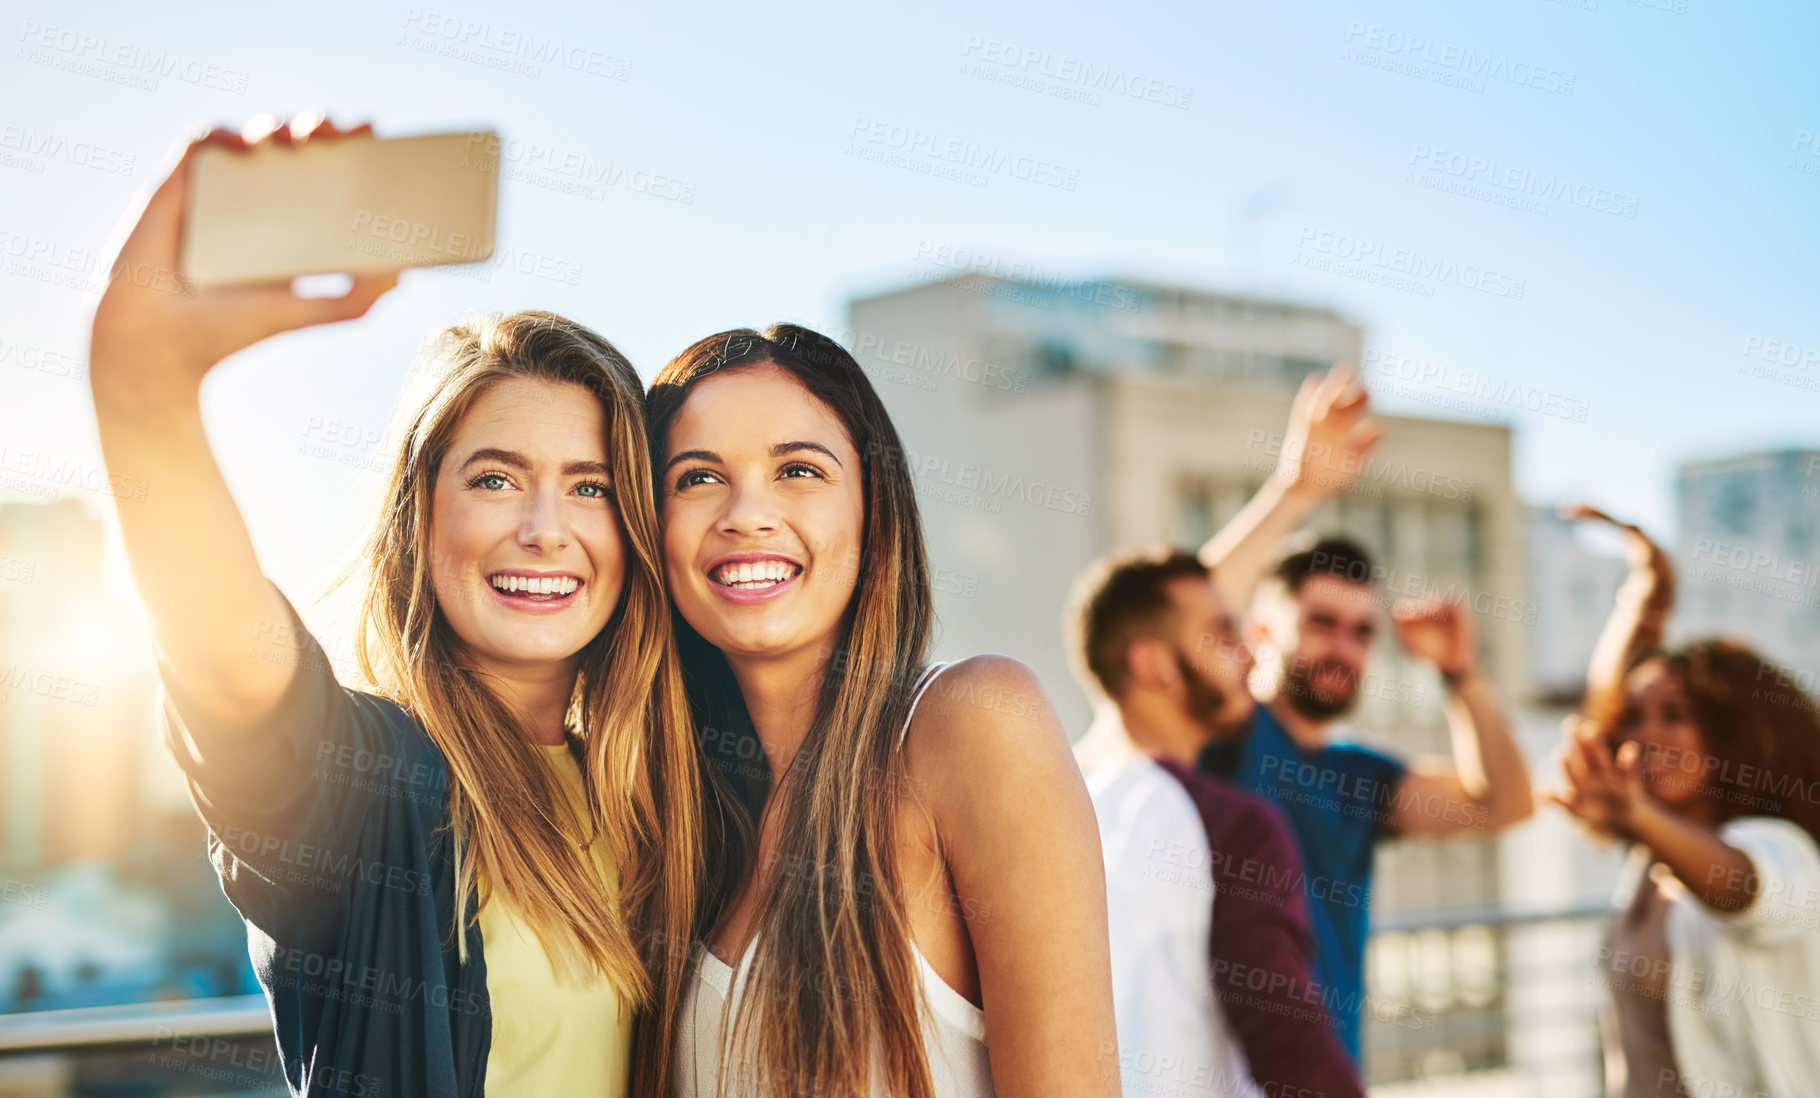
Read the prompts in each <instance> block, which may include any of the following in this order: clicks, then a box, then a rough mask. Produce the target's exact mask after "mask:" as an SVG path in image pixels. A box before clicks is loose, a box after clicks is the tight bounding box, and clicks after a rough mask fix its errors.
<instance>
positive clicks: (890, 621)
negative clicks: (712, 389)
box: [646, 324, 933, 1098]
mask: <svg viewBox="0 0 1820 1098" xmlns="http://www.w3.org/2000/svg"><path fill="white" fill-rule="evenodd" d="M766 363H769V364H772V365H775V366H777V367H778V368H780V369H782V370H784V371H785V372H787V373H788V374H790V376H792V377H794V378H795V379H796V380H797V381H799V382H801V383H802V385H803V386H804V387H805V388H806V389H807V390H808V391H809V392H810V393H811V394H812V395H814V397H815V398H816V399H817V400H819V401H821V402H822V403H823V404H825V405H826V406H827V407H828V409H829V410H830V411H832V412H833V413H834V415H835V416H836V417H838V418H839V419H840V421H841V423H842V425H843V426H844V427H845V428H846V431H847V435H848V437H849V440H850V441H851V442H852V444H853V448H854V449H855V450H857V451H858V452H859V455H860V464H861V470H862V488H863V494H864V497H865V519H864V529H863V534H862V542H861V549H860V559H859V560H858V562H857V564H858V575H859V582H858V585H857V587H856V588H855V590H854V593H853V597H852V599H851V601H850V602H849V603H848V605H847V608H846V611H845V613H844V614H843V616H842V618H841V621H840V623H839V626H838V628H837V632H836V639H835V640H834V642H833V645H832V651H831V652H829V653H828V661H827V665H826V672H825V674H824V676H823V678H822V681H821V684H820V690H819V693H818V695H817V698H816V703H815V713H814V717H813V718H812V720H811V722H810V726H809V732H808V736H807V738H806V739H805V740H804V741H803V744H802V746H801V748H800V749H799V750H798V752H797V755H796V757H795V760H794V761H793V762H792V764H791V766H790V770H789V776H788V780H787V781H785V782H782V783H774V780H773V776H772V775H771V774H770V773H769V768H768V766H767V764H766V762H765V757H764V752H763V751H761V750H758V743H757V738H756V736H755V734H754V732H753V729H752V726H751V722H750V720H749V718H748V717H747V716H746V713H745V706H744V703H743V701H742V700H741V698H740V693H739V686H738V683H737V682H736V681H735V680H734V678H733V675H732V671H731V669H730V668H729V666H728V664H727V660H726V657H725V656H723V655H722V654H721V652H720V651H719V650H718V649H716V648H715V647H713V646H712V645H710V644H709V643H708V642H707V641H705V640H703V639H702V637H701V635H700V634H698V633H696V631H695V630H694V629H692V628H690V627H689V625H688V623H687V622H686V621H683V620H682V619H681V617H680V615H679V616H678V619H677V624H676V631H677V638H678V644H679V646H680V648H681V651H682V654H683V665H684V677H685V680H686V682H687V686H688V691H689V701H690V704H691V706H693V707H694V709H695V713H696V717H697V721H698V726H699V728H700V738H701V745H702V752H703V758H702V766H701V770H702V773H703V774H704V775H705V778H706V781H707V787H708V791H707V793H706V794H705V795H704V801H705V802H706V803H705V806H704V810H705V816H706V825H705V826H706V832H707V839H708V844H707V853H708V862H707V868H706V876H705V879H704V880H703V885H702V892H701V905H700V911H699V917H698V919H697V926H696V929H697V932H698V933H700V934H703V935H705V934H706V933H707V932H708V931H709V930H710V929H711V928H712V927H713V926H715V924H716V923H717V922H718V921H719V919H720V917H721V915H722V914H723V912H724V911H725V909H726V907H727V905H728V904H729V903H730V902H731V901H732V900H733V899H734V898H735V896H737V895H738V892H739V888H740V886H741V884H742V883H744V882H745V881H747V880H748V879H751V878H753V877H754V876H755V875H756V878H757V879H756V881H755V882H754V887H756V888H757V889H758V890H759V892H758V900H757V912H756V916H755V925H756V928H757V939H756V941H755V943H754V944H753V946H752V948H753V950H754V956H753V959H752V963H751V971H750V973H749V975H748V976H747V977H746V983H745V990H744V993H743V997H742V999H741V1008H740V1010H739V1011H738V1014H737V1016H736V1017H732V1018H727V1017H725V1016H723V1023H724V1024H726V1025H728V1026H729V1027H730V1030H729V1032H730V1034H731V1036H732V1039H733V1049H732V1051H731V1052H730V1054H728V1058H727V1059H725V1060H723V1062H722V1063H721V1070H720V1072H719V1077H720V1085H721V1086H722V1087H726V1086H730V1085H733V1084H735V1083H738V1084H740V1085H742V1086H743V1085H750V1084H751V1083H752V1082H754V1081H757V1082H759V1083H760V1084H761V1087H762V1089H763V1090H765V1091H767V1092H768V1091H773V1090H774V1091H776V1092H778V1093H798V1092H804V1088H808V1087H813V1088H815V1093H820V1094H854V1095H858V1094H866V1093H869V1092H870V1089H871V1085H872V1080H873V1079H874V1078H877V1079H880V1080H882V1081H883V1083H884V1086H885V1090H886V1093H889V1094H892V1095H899V1096H905V1098H932V1088H933V1084H932V1082H931V1080H930V1076H929V1070H928V1067H927V1064H926V1051H925V1049H924V1047H923V1039H922V1017H921V1004H922V1001H923V1000H922V990H921V985H920V978H919V974H918V971H917V967H916V963H915V959H914V956H913V954H912V952H911V950H912V943H911V936H910V924H909V917H908V913H907V911H906V908H905V903H904V898H903V890H902V888H901V887H900V886H901V883H902V882H901V880H900V877H899V873H898V869H897V865H896V859H895V845H894V843H895V840H896V826H895V819H896V817H895V810H896V809H897V808H898V807H899V805H900V802H901V798H900V797H899V796H898V795H897V791H899V790H902V789H904V788H906V786H905V784H904V754H903V752H902V750H900V748H899V740H898V732H899V730H900V728H901V727H902V725H903V723H904V720H905V718H906V716H907V711H908V707H909V703H910V688H911V687H912V686H913V685H914V683H915V681H916V679H917V678H918V676H919V674H920V673H921V672H922V670H923V669H924V665H925V662H926V659H927V653H928V648H929V640H930V630H931V622H932V618H933V611H932V607H931V599H930V593H929V564H928V559H927V556H926V554H925V551H924V548H923V535H922V521H921V518H920V516H919V515H918V512H917V507H916V494H915V490H914V486H913V483H912V481H911V476H910V470H909V467H908V465H907V463H906V461H905V460H904V458H905V455H904V450H903V447H902V444H901V443H900V442H899V440H898V435H897V430H896V429H895V428H894V427H893V426H892V425H891V420H890V417H889V416H888V415H887V414H886V412H885V406H884V403H883V402H882V401H881V400H879V397H878V394H877V392H875V391H874V390H873V388H872V384H871V382H870V381H869V380H868V379H867V378H866V375H865V374H864V372H862V371H861V369H860V367H859V364H858V363H857V362H855V361H854V360H853V356H852V355H850V354H848V353H847V351H846V350H845V349H843V348H842V347H841V346H840V345H839V344H838V343H835V342H834V341H833V340H831V339H829V338H827V337H826V336H823V335H820V334H818V333H816V332H813V331H810V330H809V329H807V328H800V327H797V326H795V325H790V324H779V325H776V326H774V327H772V328H769V329H767V330H766V331H764V332H756V331H752V330H750V329H743V328H742V329H738V330H736V331H729V332H722V333H720V334H719V335H713V336H709V337H708V338H706V339H704V340H702V341H700V342H699V343H696V344H695V345H694V346H692V347H690V348H689V349H688V350H686V351H684V352H683V353H682V354H680V355H678V356H677V357H676V358H675V359H674V360H673V361H672V362H671V363H670V364H669V365H668V366H666V367H664V369H663V371H662V372H661V373H659V374H658V375H657V379H656V380H655V381H654V382H653V383H652V386H651V391H650V394H649V396H648V398H647V400H646V408H647V410H648V413H649V416H650V438H651V447H652V454H653V460H652V466H653V468H657V469H661V468H663V463H664V460H665V456H666V454H667V451H668V444H669V435H670V427H671V424H672V423H673V422H674V421H675V418H676V416H677V413H678V412H679V411H680V410H681V409H682V406H683V404H684V402H685V401H687V400H688V397H689V393H690V391H691V390H692V389H693V388H694V387H695V385H696V384H698V383H699V382H700V381H702V380H703V379H704V378H708V377H712V376H714V375H716V374H719V373H725V372H727V371H731V370H739V369H745V368H749V367H754V366H759V365H762V364H766ZM752 414H753V415H763V411H762V409H753V410H752ZM659 499H660V501H661V499H662V492H661V490H660V491H659ZM851 564H852V562H837V563H836V564H835V565H834V567H837V568H845V567H850V566H851ZM774 786H775V787H774ZM767 802H769V803H767ZM764 813H775V814H778V815H779V816H780V817H781V819H780V821H779V828H778V833H779V835H780V836H781V837H780V839H779V849H778V850H777V851H776V856H775V857H774V858H771V859H768V862H769V864H768V865H766V866H758V865H756V864H755V863H756V861H757V836H758V833H759V821H760V820H761V818H762V817H763V814H764ZM730 1065H734V1068H733V1071H729V1066H730ZM735 1071H736V1072H737V1073H738V1075H737V1076H736V1075H734V1072H735Z"/></svg>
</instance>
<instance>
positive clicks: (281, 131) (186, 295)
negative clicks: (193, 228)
mask: <svg viewBox="0 0 1820 1098" xmlns="http://www.w3.org/2000/svg"><path fill="white" fill-rule="evenodd" d="M368 130H369V127H366V126H360V127H356V128H355V129H353V130H351V131H342V130H340V129H338V128H337V127H335V126H334V125H332V124H330V123H329V122H328V121H327V120H326V119H321V118H306V119H300V120H298V121H297V122H296V123H295V124H293V125H292V126H290V127H288V128H286V127H282V126H278V125H277V124H276V123H275V122H268V123H265V124H254V125H250V126H249V129H248V131H247V133H246V134H245V135H242V134H239V133H235V132H234V131H232V130H227V129H215V130H211V131H209V132H208V133H207V134H206V135H205V136H202V137H199V138H196V139H195V140H193V141H191V142H190V143H189V144H188V145H187V146H186V147H185V148H184V150H183V152H182V155H181V156H180V157H179V159H178V161H177V164H176V166H175V167H174V168H173V169H172V171H171V173H170V175H169V176H167V177H166V178H165V179H164V181H163V182H162V183H160V184H159V185H158V188H157V189H156V190H155V191H153V192H152V194H151V197H150V198H149V199H148V200H147V201H146V204H145V208H144V209H143V210H142V211H140V213H139V214H138V216H137V217H136V218H134V220H133V225H132V229H131V231H130V233H128V235H127V236H126V239H125V242H124V243H123V244H122V245H121V248H120V252H119V255H118V256H117V257H116V258H115V260H114V262H113V265H112V267H111V268H110V271H109V276H108V285H107V289H106V290H105V291H104V292H103V293H102V295H101V301H100V303H99V304H98V305H97V306H96V307H95V319H94V325H93V328H92V330H91V335H90V347H89V376H90V381H91V384H92V385H94V386H95V387H96V389H97V390H98V391H99V390H100V389H101V388H102V387H104V386H108V387H115V388H121V389H129V388H130V389H131V390H132V391H133V392H135V393H138V394H139V395H141V396H150V395H152V394H154V393H156V392H157V391H159V390H160V389H169V390H172V391H175V389H176V388H186V387H188V386H192V385H196V384H200V382H201V379H202V377H203V375H205V374H206V373H208V371H209V370H210V369H211V368H212V367H213V366H214V365H215V364H216V363H217V362H219V361H221V360H222V359H224V358H226V357H227V356H228V355H230V354H233V353H234V352H235V351H238V350H240V349H242V348H244V347H247V346H249V345H251V344H253V343H257V342H258V341H259V340H262V339H265V338H266V337H268V336H272V335H276V334H277V333H279V332H285V331H290V330H291V329H293V328H302V327H307V326H309V325H312V324H323V323H327V322H330V321H336V320H348V319H352V318H354V317H357V316H360V315H362V314H364V313H365V312H366V311H367V309H368V308H369V307H371V306H372V304H373V302H374V301H376V300H378V298H379V296H380V295H381V294H383V293H385V292H386V291H387V290H389V289H391V288H392V287H393V286H396V285H397V284H398V275H397V272H396V271H395V270H376V271H369V272H366V273H360V274H356V275H355V276H354V281H353V286H352V288H351V289H349V290H348V292H347V293H346V294H345V295H344V296H342V297H334V298H304V297H299V296H297V295H296V294H294V293H292V292H291V287H290V284H289V282H279V283H275V284H274V283H269V282H268V283H261V284H249V285H239V286H225V287H213V288H203V287H199V286H198V285H197V284H196V282H195V281H194V280H193V279H191V278H190V277H188V275H187V274H185V273H184V272H183V271H182V270H181V267H180V255H181V246H182V239H183V231H184V211H185V207H186V205H187V201H186V200H187V193H188V189H189V182H190V175H191V171H192V169H193V168H194V167H195V162H196V160H197V158H198V157H199V156H200V155H202V153H203V152H204V151H205V150H210V149H217V148H219V149H225V150H244V149H257V148H260V147H262V146H264V145H268V144H280V145H285V144H302V145H303V146H305V147H307V146H308V145H309V144H312V143H314V142H318V141H320V142H325V143H329V142H335V141H346V140H370V139H368V138H363V137H361V136H360V135H361V134H363V133H365V132H367V131H368ZM191 395H192V396H193V392H192V393H191Z"/></svg>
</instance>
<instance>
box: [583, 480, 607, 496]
mask: <svg viewBox="0 0 1820 1098" xmlns="http://www.w3.org/2000/svg"><path fill="white" fill-rule="evenodd" d="M583 488H595V489H598V490H599V492H598V494H597V495H591V496H589V497H588V498H589V499H612V498H613V489H612V487H611V486H610V485H607V484H603V483H602V482H600V481H598V480H584V481H582V482H581V483H580V484H577V485H576V486H575V490H576V491H580V490H581V489H583Z"/></svg>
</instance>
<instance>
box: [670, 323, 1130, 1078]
mask: <svg viewBox="0 0 1820 1098" xmlns="http://www.w3.org/2000/svg"><path fill="white" fill-rule="evenodd" d="M647 405H648V408H649V412H650V420H651V441H652V446H653V452H654V455H655V459H654V461H653V466H654V469H655V471H656V475H657V477H658V481H659V484H660V498H661V502H662V512H663V524H664V559H665V562H666V565H667V567H668V570H669V578H670V587H671V591H672V595H673V597H674V598H675V600H676V608H677V612H678V615H679V616H680V618H681V619H682V622H683V623H684V624H683V625H681V626H679V644H680V646H681V648H682V651H683V653H684V661H685V667H686V671H687V675H688V678H689V686H690V692H691V702H692V704H694V705H696V706H697V707H698V713H699V714H700V720H701V733H702V735H701V742H702V744H703V747H704V750H705V752H706V758H705V765H704V767H703V770H704V773H705V774H706V776H707V778H708V780H709V781H710V783H711V788H712V793H711V794H710V795H709V797H708V801H709V804H710V805H711V808H710V809H709V810H708V811H707V812H706V816H707V818H708V820H710V821H711V823H712V828H713V836H714V841H712V842H710V843H709V844H708V846H707V850H708V853H709V861H708V877H707V879H706V880H705V881H704V884H703V893H702V896H703V903H702V907H701V913H700V918H699V921H698V932H699V935H700V937H701V942H700V943H699V945H698V947H697V949H696V952H695V966H694V968H693V969H692V971H691V977H692V978H691V980H690V985H689V990H688V993H687V995H686V997H685V999H684V1005H683V1014H682V1018H681V1019H680V1022H679V1024H678V1029H677V1064H676V1068H675V1071H676V1074H677V1086H676V1089H675V1090H674V1091H673V1092H672V1093H673V1094H675V1095H677V1096H678V1098H707V1096H709V1095H714V1094H736V1095H750V1094H762V1095H773V1094H777V1095H782V1094H791V1095H796V1094H805V1095H806V1094H817V1095H841V1096H843V1098H847V1096H852V1098H859V1096H862V1095H867V1094H873V1095H890V1096H892V1098H988V1096H993V1095H996V1096H997V1098H1038V1096H1041V1098H1063V1096H1075V1098H1086V1096H1090V1095H1091V1096H1100V1098H1105V1096H1110V1095H1115V1094H1117V1093H1118V1091H1119V1054H1118V1042H1117V1039H1116V1037H1115V1035H1114V1022H1113V1012H1112V974H1111V961H1110V949H1109V946H1108V944H1107V936H1106V886H1105V875H1104V871H1103V867H1102V861H1101V858H1100V853H1099V831H1098V828H1097V827H1096V825H1095V823H1094V816H1093V805H1092V802H1091V801H1090V800H1089V799H1088V796H1087V788H1086V784H1085V782H1084V781H1083V779H1082V777H1081V772H1080V770H1079V768H1078V767H1077V766H1076V765H1075V763H1074V756H1073V754H1072V753H1071V752H1070V750H1069V747H1068V741H1067V737H1066V736H1064V735H1063V733H1062V729H1061V725H1060V722H1059V721H1058V720H1057V718H1056V715H1055V711H1054V710H1053V709H1052V708H1051V706H1050V705H1049V701H1048V699H1047V697H1045V696H1044V693H1043V689H1042V686H1041V684H1040V683H1038V681H1037V679H1036V676H1035V675H1033V674H1032V673H1031V671H1030V669H1029V668H1027V667H1025V666H1024V665H1023V664H1021V663H1018V662H1017V661H1015V660H1011V659H1006V658H1005V657H1002V656H974V657H971V658H968V659H964V660H960V661H958V662H955V663H950V664H939V663H938V664H933V665H932V664H930V663H929V662H928V647H929V640H930V633H931V629H932V627H933V620H932V619H933V613H932V607H931V604H930V591H929V564H928V557H927V554H926V552H925V550H924V548H923V538H922V526H921V521H920V519H919V518H918V514H917V506H916V497H915V491H914V486H913V484H912V481H911V477H910V470H909V466H908V463H907V460H906V458H907V455H906V454H905V453H904V451H903V449H902V446H901V445H900V443H899V441H898V436H897V432H896V430H895V429H894V428H893V427H892V425H891V420H890V417H889V416H888V415H887V414H886V412H885V408H884V404H883V403H882V402H881V401H880V400H879V397H878V394H877V393H876V392H875V391H874V390H873V388H872V385H871V383H870V382H869V381H868V380H867V379H866V376H865V374H864V373H863V372H861V370H860V368H859V365H858V364H857V363H856V362H854V360H853V358H852V356H851V355H849V354H848V353H847V352H846V351H845V350H843V349H842V348H841V347H840V346H839V345H838V344H836V343H834V342H833V341H832V340H830V339H828V338H827V337H825V336H822V335H818V334H817V333H815V332H812V331H809V330H808V329H806V328H799V327H795V326H793V325H779V326H777V327H774V328H771V329H769V330H768V331H766V332H764V333H762V334H761V333H759V332H755V331H749V330H739V331H731V332H723V333H721V334H720V335H717V336H711V337H709V338H708V339H704V340H702V341H701V342H699V343H697V344H696V345H695V346H693V347H691V348H689V349H688V350H687V351H684V352H683V353H682V354H681V355H680V356H678V357H677V358H676V360H675V361H673V362H671V363H670V364H669V365H668V366H666V367H665V368H664V370H663V371H662V372H661V373H660V374H659V375H658V376H657V379H656V381H655V382H654V383H653V385H652V388H651V393H650V396H649V399H648V401H647Z"/></svg>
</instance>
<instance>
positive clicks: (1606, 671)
mask: <svg viewBox="0 0 1820 1098" xmlns="http://www.w3.org/2000/svg"><path fill="white" fill-rule="evenodd" d="M1561 517H1562V518H1565V519H1570V520H1573V521H1588V520H1591V521H1597V522H1604V523H1608V524H1610V525H1612V526H1615V527H1617V528H1618V530H1619V531H1621V532H1622V533H1623V535H1624V558H1625V561H1626V562H1627V563H1628V564H1629V565H1630V576H1629V577H1628V578H1627V579H1626V580H1625V581H1624V586H1622V587H1620V588H1618V597H1617V600H1616V602H1615V603H1614V605H1613V606H1612V611H1611V616H1610V617H1609V618H1606V619H1605V628H1604V629H1603V630H1601V631H1600V633H1599V640H1598V643H1597V644H1595V645H1594V646H1593V654H1592V661H1591V662H1590V663H1589V664H1588V666H1587V669H1586V702H1585V705H1584V710H1585V712H1586V714H1587V716H1588V718H1589V719H1591V720H1592V722H1593V723H1594V724H1595V725H1596V726H1598V727H1599V729H1600V730H1601V731H1604V732H1607V733H1609V732H1610V731H1611V729H1612V728H1613V726H1615V725H1616V723H1617V720H1618V714H1619V713H1621V712H1622V711H1623V709H1624V674H1625V672H1626V671H1628V670H1629V669H1630V666H1631V664H1633V663H1635V662H1636V661H1637V657H1639V656H1641V655H1642V654H1643V653H1645V652H1648V651H1649V650H1651V649H1652V648H1656V647H1658V646H1659V645H1660V644H1661V643H1662V632H1663V629H1664V627H1665V626H1666V625H1667V623H1668V615H1669V612H1670V611H1671V610H1673V609H1674V606H1675V571H1674V564H1673V562H1672V561H1670V560H1669V557H1668V554H1667V553H1664V552H1663V551H1662V548H1661V547H1660V546H1658V545H1657V544H1656V543H1655V542H1653V541H1651V540H1650V539H1649V535H1648V534H1645V533H1644V532H1643V530H1642V528H1641V527H1638V526H1636V525H1635V524H1633V523H1628V522H1619V521H1618V520H1617V519H1615V518H1613V517H1611V516H1610V515H1608V514H1606V513H1605V512H1604V511H1601V510H1599V509H1598V508H1596V507H1590V506H1587V505H1586V504H1584V503H1577V504H1569V505H1568V506H1565V507H1563V508H1561Z"/></svg>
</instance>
